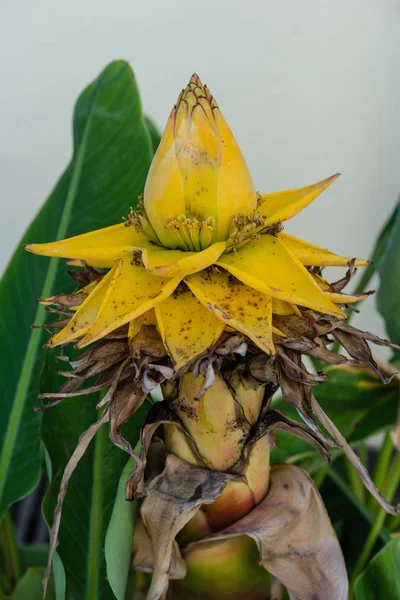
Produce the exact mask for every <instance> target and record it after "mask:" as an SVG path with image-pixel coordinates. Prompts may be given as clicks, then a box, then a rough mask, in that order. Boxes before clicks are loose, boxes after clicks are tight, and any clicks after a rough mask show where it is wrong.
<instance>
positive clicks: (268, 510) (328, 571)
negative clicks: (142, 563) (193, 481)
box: [184, 464, 348, 600]
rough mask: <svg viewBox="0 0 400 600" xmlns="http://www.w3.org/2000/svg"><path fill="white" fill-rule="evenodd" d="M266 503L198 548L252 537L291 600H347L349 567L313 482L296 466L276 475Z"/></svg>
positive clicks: (263, 561) (262, 559) (281, 469)
mask: <svg viewBox="0 0 400 600" xmlns="http://www.w3.org/2000/svg"><path fill="white" fill-rule="evenodd" d="M270 482H271V483H270V489H269V491H268V494H267V496H266V497H265V499H264V500H263V501H262V502H261V503H260V504H258V506H256V507H255V508H254V509H253V510H252V511H251V512H250V513H248V514H247V515H245V516H244V517H243V518H242V519H240V520H239V521H237V522H236V523H234V524H233V525H230V526H229V527H227V528H225V529H223V530H222V531H220V532H218V533H215V534H213V535H211V536H209V537H207V538H204V539H202V540H200V541H198V542H194V543H192V544H190V545H189V546H188V548H187V550H186V551H184V556H187V555H189V554H190V551H191V549H193V548H195V547H196V546H197V545H198V544H207V545H213V544H217V543H218V541H219V540H223V539H227V538H230V537H234V536H240V535H247V536H250V537H251V538H253V539H254V541H255V542H256V544H257V547H258V550H259V553H260V563H261V564H262V565H263V567H264V568H265V569H266V570H267V571H269V572H270V573H272V574H273V575H274V576H275V577H277V579H279V580H280V581H281V583H282V584H283V585H284V586H285V587H286V588H287V589H288V591H289V593H290V598H291V600H311V599H315V600H347V591H348V580H347V573H346V567H345V563H344V559H343V555H342V551H341V549H340V545H339V542H338V540H337V538H336V534H335V532H334V530H333V528H332V525H331V523H330V520H329V516H328V514H327V512H326V509H325V506H324V504H323V501H322V499H321V497H320V495H319V493H318V491H317V489H316V487H315V485H314V482H313V481H312V479H311V477H309V475H308V474H307V473H305V472H304V471H303V470H302V469H300V468H299V467H296V466H294V465H284V464H282V465H275V466H273V467H272V469H271V480H270Z"/></svg>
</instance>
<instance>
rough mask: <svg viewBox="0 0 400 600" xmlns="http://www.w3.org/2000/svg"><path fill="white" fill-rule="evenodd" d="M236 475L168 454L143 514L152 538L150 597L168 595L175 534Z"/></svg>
mask: <svg viewBox="0 0 400 600" xmlns="http://www.w3.org/2000/svg"><path fill="white" fill-rule="evenodd" d="M233 478H234V476H232V475H229V474H227V473H219V472H217V471H210V470H208V469H203V468H200V467H195V466H193V465H189V464H188V463H186V462H184V461H182V460H181V459H180V458H178V457H177V456H175V455H174V454H169V455H168V456H167V460H166V463H165V468H164V470H163V472H162V473H161V474H160V475H158V476H157V477H155V478H154V479H153V480H152V482H151V483H150V484H149V487H148V490H147V496H146V498H145V500H144V502H143V504H142V507H141V516H142V519H143V522H144V525H145V527H146V531H147V533H148V535H149V537H150V539H151V542H152V550H153V578H152V581H151V586H150V589H149V592H148V595H147V600H163V599H164V598H166V593H167V590H168V581H169V571H170V568H171V557H172V552H173V548H174V543H175V538H176V536H177V534H178V533H179V532H180V530H181V529H182V528H183V527H184V526H185V525H186V523H188V522H189V521H190V519H191V518H192V517H193V516H194V515H195V514H196V512H197V510H198V508H199V507H200V506H201V505H202V504H210V503H211V502H213V501H214V500H215V499H216V498H218V497H219V496H220V495H221V493H222V491H223V489H224V488H225V486H226V484H227V483H228V481H230V480H232V479H233Z"/></svg>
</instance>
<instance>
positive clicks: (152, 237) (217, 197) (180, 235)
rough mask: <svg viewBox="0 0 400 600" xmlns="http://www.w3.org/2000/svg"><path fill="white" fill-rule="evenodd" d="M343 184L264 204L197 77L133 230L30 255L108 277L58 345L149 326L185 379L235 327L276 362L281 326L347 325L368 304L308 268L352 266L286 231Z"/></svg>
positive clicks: (175, 113) (134, 215) (125, 226)
mask: <svg viewBox="0 0 400 600" xmlns="http://www.w3.org/2000/svg"><path fill="white" fill-rule="evenodd" d="M336 177H337V175H334V176H332V177H329V178H328V179H325V180H324V181H321V182H319V183H316V184H313V185H310V186H307V187H303V188H299V189H293V190H288V191H283V192H277V193H272V194H266V195H262V194H259V193H257V192H256V191H255V188H254V186H253V183H252V179H251V176H250V174H249V171H248V168H247V166H246V163H245V161H244V158H243V156H242V154H241V152H240V149H239V146H238V144H237V142H236V140H235V138H234V136H233V134H232V132H231V131H230V129H229V127H228V125H227V123H226V121H225V120H224V118H223V116H222V113H221V111H220V109H219V107H218V105H217V103H216V101H215V98H214V97H213V96H212V95H211V94H210V92H209V90H208V89H207V87H206V86H203V84H202V83H201V81H200V79H199V77H198V76H197V75H193V76H192V78H191V79H190V82H189V84H188V86H187V87H186V89H185V90H183V91H182V92H181V94H180V96H179V98H178V101H177V104H176V106H174V108H173V110H172V113H171V115H170V117H169V119H168V123H167V127H166V129H165V131H164V134H163V136H162V139H161V143H160V145H159V148H158V150H157V152H156V154H155V156H154V159H153V163H152V165H151V168H150V171H149V174H148V177H147V181H146V185H145V190H144V197H143V199H142V201H141V202H140V206H139V209H138V211H131V214H130V216H129V219H128V220H127V221H126V222H125V223H120V224H117V225H114V226H111V227H107V228H105V229H100V230H97V231H93V232H90V233H86V234H83V235H79V236H77V237H73V238H69V239H66V240H60V241H57V242H50V243H46V244H29V245H27V246H25V248H26V249H27V250H29V251H30V252H33V253H36V254H42V255H46V256H55V257H63V258H67V259H70V260H72V261H83V262H84V263H86V265H89V266H92V267H101V268H106V269H108V272H107V274H106V275H105V276H104V277H102V278H99V279H98V280H96V281H93V282H92V283H91V284H90V285H89V286H87V287H85V288H83V289H82V290H81V291H80V292H79V294H80V297H83V298H84V301H83V302H82V303H81V304H80V306H79V307H77V310H76V312H75V314H74V316H73V318H72V319H71V320H70V321H69V323H68V324H67V325H66V326H65V327H64V328H63V329H62V330H61V331H59V332H58V333H57V334H56V335H54V336H53V338H52V339H51V340H50V342H49V346H57V345H59V344H65V343H67V342H71V341H73V340H79V341H78V344H77V345H78V347H79V348H84V347H85V346H87V345H88V344H91V343H92V342H94V341H96V340H99V339H101V338H104V337H105V336H107V335H108V334H110V333H111V332H112V331H114V330H115V329H117V328H119V327H121V326H123V325H126V324H128V323H129V331H130V334H129V335H130V337H134V335H135V334H136V333H137V331H139V330H140V328H141V327H142V325H143V324H148V323H151V324H154V325H155V326H156V327H157V330H158V331H159V332H160V334H161V337H162V340H163V343H164V346H165V349H166V351H167V352H168V354H169V356H170V358H171V359H172V361H173V364H174V366H175V370H176V371H179V370H180V369H182V368H186V367H187V365H189V364H190V363H191V362H193V361H194V360H195V359H196V358H197V357H199V356H201V355H204V354H205V353H206V352H207V351H209V350H211V349H212V348H213V347H214V346H215V344H216V342H217V340H218V339H219V337H220V335H221V333H222V331H223V330H224V329H225V328H227V327H228V328H230V329H231V330H236V331H238V332H240V333H242V334H244V335H245V336H246V337H247V338H249V339H250V340H252V342H253V343H254V344H255V345H256V346H257V347H258V348H260V349H261V350H262V351H263V352H266V353H268V354H270V355H272V354H274V352H275V342H274V339H275V340H276V338H278V337H282V336H284V334H283V333H282V331H280V330H279V329H278V328H277V327H276V326H275V325H274V323H273V316H274V315H296V314H299V307H307V308H309V309H312V310H315V311H318V312H320V313H323V314H329V315H335V316H337V317H339V318H345V316H346V313H345V312H343V310H342V309H341V308H340V307H339V306H338V305H339V304H344V303H348V302H353V301H356V300H359V297H356V296H350V295H347V296H345V297H344V296H343V295H341V294H340V293H335V292H334V291H332V290H331V289H330V288H329V286H328V284H326V282H325V281H324V280H323V279H322V278H321V277H320V276H317V275H316V274H313V273H312V272H310V270H309V269H308V268H307V267H309V266H313V267H323V266H343V265H347V264H349V263H350V261H351V259H350V258H348V257H343V256H339V255H337V254H334V253H332V252H330V251H328V250H325V249H323V248H319V247H317V246H314V245H312V244H310V243H308V242H304V241H302V240H299V239H297V238H294V237H293V236H291V235H289V234H287V233H284V232H283V231H282V223H284V222H285V221H286V220H287V219H290V218H292V217H294V216H295V215H296V214H297V213H298V212H300V211H301V210H302V209H303V208H305V207H306V206H307V205H308V204H309V203H310V202H312V200H314V199H315V198H316V197H317V196H318V195H319V194H320V193H321V192H323V191H324V190H325V189H326V188H327V187H328V186H329V185H331V183H332V182H333V181H334V180H335V179H336ZM353 264H355V265H366V264H367V262H366V261H364V260H356V261H353Z"/></svg>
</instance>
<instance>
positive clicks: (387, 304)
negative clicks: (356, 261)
mask: <svg viewBox="0 0 400 600" xmlns="http://www.w3.org/2000/svg"><path fill="white" fill-rule="evenodd" d="M385 230H386V235H385V236H384V237H385V251H384V252H383V253H382V256H381V257H380V259H379V265H378V272H379V276H380V286H379V290H378V294H377V297H376V304H377V307H378V310H379V312H380V313H381V315H382V317H383V318H384V320H385V324H386V330H387V332H388V335H389V337H390V339H391V340H392V342H394V343H395V344H400V311H399V298H400V204H398V205H397V207H396V210H395V212H394V213H393V215H392V217H391V219H390V220H389V222H388V224H387V225H386V227H385ZM385 230H384V231H385Z"/></svg>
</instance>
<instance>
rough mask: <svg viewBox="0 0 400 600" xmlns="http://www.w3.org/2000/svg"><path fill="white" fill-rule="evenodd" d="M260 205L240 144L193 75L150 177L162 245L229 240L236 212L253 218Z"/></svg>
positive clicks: (148, 209) (153, 218)
mask: <svg viewBox="0 0 400 600" xmlns="http://www.w3.org/2000/svg"><path fill="white" fill-rule="evenodd" d="M256 206H257V194H256V191H255V188H254V184H253V182H252V179H251V176H250V173H249V170H248V168H247V165H246V163H245V160H244V158H243V155H242V153H241V151H240V148H239V146H238V145H237V143H236V140H235V138H234V136H233V135H232V132H231V130H230V129H229V126H228V124H227V123H226V121H225V119H224V118H223V116H222V114H221V112H220V110H219V108H218V107H217V104H216V102H215V99H214V98H213V97H212V96H211V95H210V93H209V91H208V89H207V87H206V86H203V84H202V83H201V81H200V79H199V77H198V76H197V75H193V77H192V78H191V79H190V82H189V85H188V86H187V87H186V89H185V90H184V91H183V92H182V93H181V95H180V96H179V99H178V102H177V105H176V106H175V107H174V108H173V110H172V113H171V115H170V117H169V119H168V123H167V127H166V129H165V131H164V134H163V136H162V139H161V143H160V146H159V147H158V150H157V152H156V154H155V157H154V160H153V163H152V165H151V168H150V171H149V174H148V176H147V181H146V186H145V190H144V210H145V213H146V217H147V219H148V221H149V223H150V224H151V226H152V228H153V229H154V231H155V233H156V235H157V237H158V239H159V240H160V242H161V243H162V244H163V245H164V246H166V247H168V248H180V249H181V250H197V251H198V250H202V249H203V250H204V248H206V247H207V246H209V245H210V244H212V243H215V242H223V241H226V240H227V239H228V235H229V230H230V227H231V225H232V221H233V218H234V217H235V215H238V214H242V215H247V216H249V217H251V216H252V215H253V213H254V211H255V210H256ZM210 219H211V220H212V225H211V222H210ZM188 220H189V223H187V221H188ZM206 223H208V225H207V226H206ZM187 225H188V226H189V229H188V227H187ZM203 227H205V231H206V233H207V235H202V233H201V231H202V229H203Z"/></svg>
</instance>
